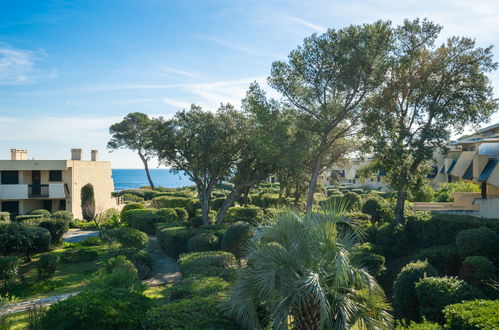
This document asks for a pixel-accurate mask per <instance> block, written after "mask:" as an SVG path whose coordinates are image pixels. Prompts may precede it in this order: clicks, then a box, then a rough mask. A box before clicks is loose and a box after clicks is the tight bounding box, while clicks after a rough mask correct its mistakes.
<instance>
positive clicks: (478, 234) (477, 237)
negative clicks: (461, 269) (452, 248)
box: [456, 227, 499, 259]
mask: <svg viewBox="0 0 499 330" xmlns="http://www.w3.org/2000/svg"><path fill="white" fill-rule="evenodd" d="M456 245H457V249H458V251H459V255H460V256H461V258H463V259H464V258H466V257H469V256H490V255H494V254H495V253H497V252H498V247H499V236H497V234H496V233H495V232H494V231H492V230H490V229H488V228H485V227H482V228H477V229H468V230H463V231H460V232H459V233H458V234H457V236H456Z"/></svg>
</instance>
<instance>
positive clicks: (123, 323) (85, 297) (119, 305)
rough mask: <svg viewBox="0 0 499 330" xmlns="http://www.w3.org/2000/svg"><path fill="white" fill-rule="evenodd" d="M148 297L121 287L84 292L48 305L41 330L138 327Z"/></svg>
mask: <svg viewBox="0 0 499 330" xmlns="http://www.w3.org/2000/svg"><path fill="white" fill-rule="evenodd" d="M151 305H152V304H151V301H150V300H149V298H147V297H145V296H144V295H141V294H139V293H134V292H130V291H128V290H125V289H99V290H91V291H84V292H82V293H80V294H78V295H76V296H74V297H70V298H68V299H66V300H63V301H59V302H57V303H55V304H54V305H52V306H50V308H49V309H48V311H47V312H46V313H45V315H44V316H43V318H42V321H41V323H42V327H43V329H54V330H59V329H61V330H62V329H130V330H135V329H140V328H141V321H142V319H143V318H144V315H145V314H146V312H147V310H148V309H149V308H150V307H151Z"/></svg>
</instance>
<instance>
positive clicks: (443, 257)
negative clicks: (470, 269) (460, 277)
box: [414, 244, 460, 276]
mask: <svg viewBox="0 0 499 330" xmlns="http://www.w3.org/2000/svg"><path fill="white" fill-rule="evenodd" d="M414 260H428V262H429V263H430V264H431V265H432V266H433V267H434V268H436V269H437V270H438V271H439V272H440V273H441V274H444V275H448V276H454V275H457V274H458V272H459V264H460V262H459V255H458V253H457V248H456V247H455V246H454V245H452V244H446V245H436V246H431V247H429V248H426V249H422V250H420V251H419V252H418V253H417V254H416V255H415V257H414Z"/></svg>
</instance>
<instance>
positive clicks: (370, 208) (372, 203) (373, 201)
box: [362, 198, 383, 222]
mask: <svg viewBox="0 0 499 330" xmlns="http://www.w3.org/2000/svg"><path fill="white" fill-rule="evenodd" d="M362 213H365V214H369V215H370V216H371V221H373V222H380V221H381V220H382V218H383V211H382V205H381V200H380V199H379V198H369V199H368V200H366V201H365V202H364V205H362Z"/></svg>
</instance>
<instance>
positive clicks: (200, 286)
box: [171, 277, 229, 300]
mask: <svg viewBox="0 0 499 330" xmlns="http://www.w3.org/2000/svg"><path fill="white" fill-rule="evenodd" d="M228 289H229V283H228V282H226V281H225V280H224V279H222V278H220V277H190V278H184V279H183V280H182V282H180V283H175V285H174V286H173V287H172V290H171V298H172V299H175V300H176V299H191V298H195V297H206V296H211V295H217V294H219V293H224V292H226V291H227V290H228Z"/></svg>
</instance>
